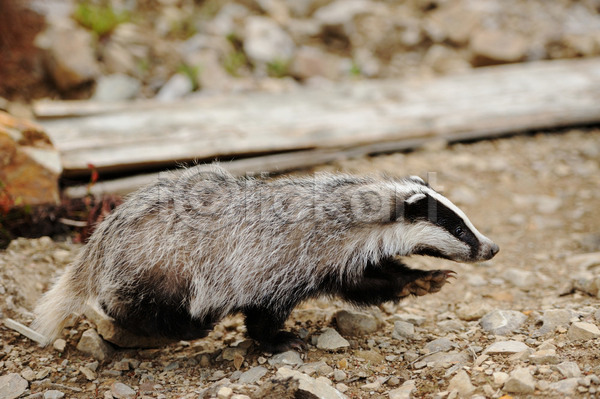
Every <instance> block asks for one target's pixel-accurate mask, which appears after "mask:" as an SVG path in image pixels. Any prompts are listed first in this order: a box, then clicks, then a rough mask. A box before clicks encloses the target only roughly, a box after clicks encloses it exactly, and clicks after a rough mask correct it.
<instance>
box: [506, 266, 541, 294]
mask: <svg viewBox="0 0 600 399" xmlns="http://www.w3.org/2000/svg"><path fill="white" fill-rule="evenodd" d="M502 278H503V279H504V280H506V281H508V282H509V283H510V284H512V285H514V286H515V287H517V288H521V289H522V290H526V291H528V290H530V289H532V288H534V287H535V286H536V283H537V281H538V279H537V278H536V276H535V274H533V273H532V272H530V271H528V270H521V269H514V268H509V269H506V271H505V272H504V273H503V274H502Z"/></svg>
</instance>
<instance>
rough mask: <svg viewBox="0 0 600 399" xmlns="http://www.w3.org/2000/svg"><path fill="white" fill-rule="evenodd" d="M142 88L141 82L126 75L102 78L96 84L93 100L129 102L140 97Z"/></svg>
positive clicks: (118, 74) (117, 74)
mask: <svg viewBox="0 0 600 399" xmlns="http://www.w3.org/2000/svg"><path fill="white" fill-rule="evenodd" d="M141 87H142V84H141V82H140V81H139V80H137V79H135V78H132V77H131V76H127V75H125V74H120V73H116V74H113V75H108V76H101V77H100V78H98V81H97V83H96V90H95V91H94V95H93V96H92V100H95V101H106V102H110V101H122V100H129V99H132V98H135V97H136V96H137V95H138V93H139V92H140V89H141Z"/></svg>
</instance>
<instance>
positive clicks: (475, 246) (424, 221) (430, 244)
mask: <svg viewBox="0 0 600 399" xmlns="http://www.w3.org/2000/svg"><path fill="white" fill-rule="evenodd" d="M419 180H420V179H419ZM414 181H415V182H418V181H417V180H416V179H415V180H414ZM421 182H422V186H421V187H420V188H419V190H418V191H417V192H415V193H414V194H412V195H411V196H409V197H408V199H406V200H405V201H404V218H405V221H406V222H409V224H410V231H411V237H413V239H414V240H415V241H414V245H413V248H412V254H415V255H428V256H435V257H439V258H445V259H450V260H453V261H460V262H481V261H485V260H489V259H491V258H493V257H494V256H495V255H496V254H497V253H498V251H499V248H498V245H496V244H495V243H494V242H493V241H491V240H490V239H489V238H487V237H485V236H484V235H483V234H481V233H480V232H479V231H477V229H476V228H475V226H473V224H472V223H471V221H470V220H469V219H468V218H467V216H466V215H465V214H464V213H463V212H462V211H461V210H460V209H459V208H458V207H457V206H456V205H454V204H453V203H452V202H450V200H448V199H447V198H446V197H444V196H443V195H441V194H439V193H438V192H436V191H435V190H433V189H432V188H431V187H429V186H427V185H426V184H425V183H424V182H423V181H422V180H421Z"/></svg>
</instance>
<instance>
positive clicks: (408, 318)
mask: <svg viewBox="0 0 600 399" xmlns="http://www.w3.org/2000/svg"><path fill="white" fill-rule="evenodd" d="M392 319H393V320H394V321H397V320H399V321H405V322H407V323H410V324H414V325H415V326H420V325H422V324H423V323H425V321H427V318H426V317H425V316H420V315H416V314H410V313H398V314H396V315H394V316H393V318H392Z"/></svg>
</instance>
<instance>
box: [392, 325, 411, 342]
mask: <svg viewBox="0 0 600 399" xmlns="http://www.w3.org/2000/svg"><path fill="white" fill-rule="evenodd" d="M414 336H415V326H414V325H413V324H411V323H408V322H406V321H397V322H395V323H394V331H392V337H393V338H396V339H401V338H409V339H410V338H414Z"/></svg>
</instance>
